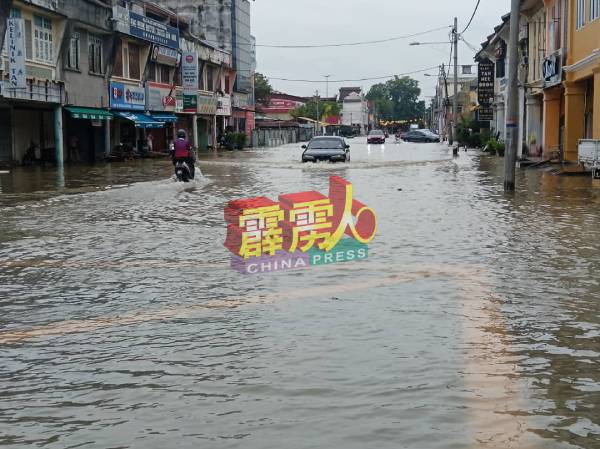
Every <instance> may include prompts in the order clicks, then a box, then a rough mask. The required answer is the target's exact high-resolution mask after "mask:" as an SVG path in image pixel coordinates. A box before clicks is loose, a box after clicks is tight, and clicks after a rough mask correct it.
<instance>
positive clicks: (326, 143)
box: [302, 136, 350, 162]
mask: <svg viewBox="0 0 600 449" xmlns="http://www.w3.org/2000/svg"><path fill="white" fill-rule="evenodd" d="M302 148H303V149H304V152H303V153H302V162H317V161H329V162H350V145H348V144H347V143H346V141H345V140H344V139H343V138H342V137H337V136H319V137H313V138H312V139H311V141H310V142H309V143H308V145H302Z"/></svg>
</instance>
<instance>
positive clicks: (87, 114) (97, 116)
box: [65, 106, 113, 120]
mask: <svg viewBox="0 0 600 449" xmlns="http://www.w3.org/2000/svg"><path fill="white" fill-rule="evenodd" d="M65 109H66V110H67V111H69V112H70V113H71V117H73V118H79V119H87V120H104V119H108V120H110V119H111V118H113V115H112V114H111V113H110V112H109V111H107V110H106V109H98V108H79V107H75V106H67V107H66V108H65Z"/></svg>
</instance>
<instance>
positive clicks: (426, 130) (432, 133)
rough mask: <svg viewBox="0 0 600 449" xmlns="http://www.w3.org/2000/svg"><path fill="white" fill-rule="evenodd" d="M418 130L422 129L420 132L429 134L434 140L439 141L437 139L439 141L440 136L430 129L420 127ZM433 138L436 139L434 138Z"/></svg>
mask: <svg viewBox="0 0 600 449" xmlns="http://www.w3.org/2000/svg"><path fill="white" fill-rule="evenodd" d="M419 131H422V132H424V133H425V134H428V135H430V136H431V137H433V138H434V142H439V141H440V136H439V135H438V134H436V133H434V132H433V131H432V130H430V129H420V130H419ZM435 139H437V140H435Z"/></svg>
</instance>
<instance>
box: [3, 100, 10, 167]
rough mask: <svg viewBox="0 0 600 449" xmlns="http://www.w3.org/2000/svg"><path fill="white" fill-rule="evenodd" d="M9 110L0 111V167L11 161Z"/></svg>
mask: <svg viewBox="0 0 600 449" xmlns="http://www.w3.org/2000/svg"><path fill="white" fill-rule="evenodd" d="M10 128H11V121H10V110H9V109H0V165H2V164H6V165H7V164H8V163H10V161H11V160H12V145H11V140H12V139H11V129H10Z"/></svg>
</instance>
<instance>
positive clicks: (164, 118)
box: [152, 112, 177, 123]
mask: <svg viewBox="0 0 600 449" xmlns="http://www.w3.org/2000/svg"><path fill="white" fill-rule="evenodd" d="M152 118H153V119H154V120H156V121H157V122H163V123H175V122H176V121H177V116H175V114H169V113H168V112H158V113H156V114H152Z"/></svg>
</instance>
